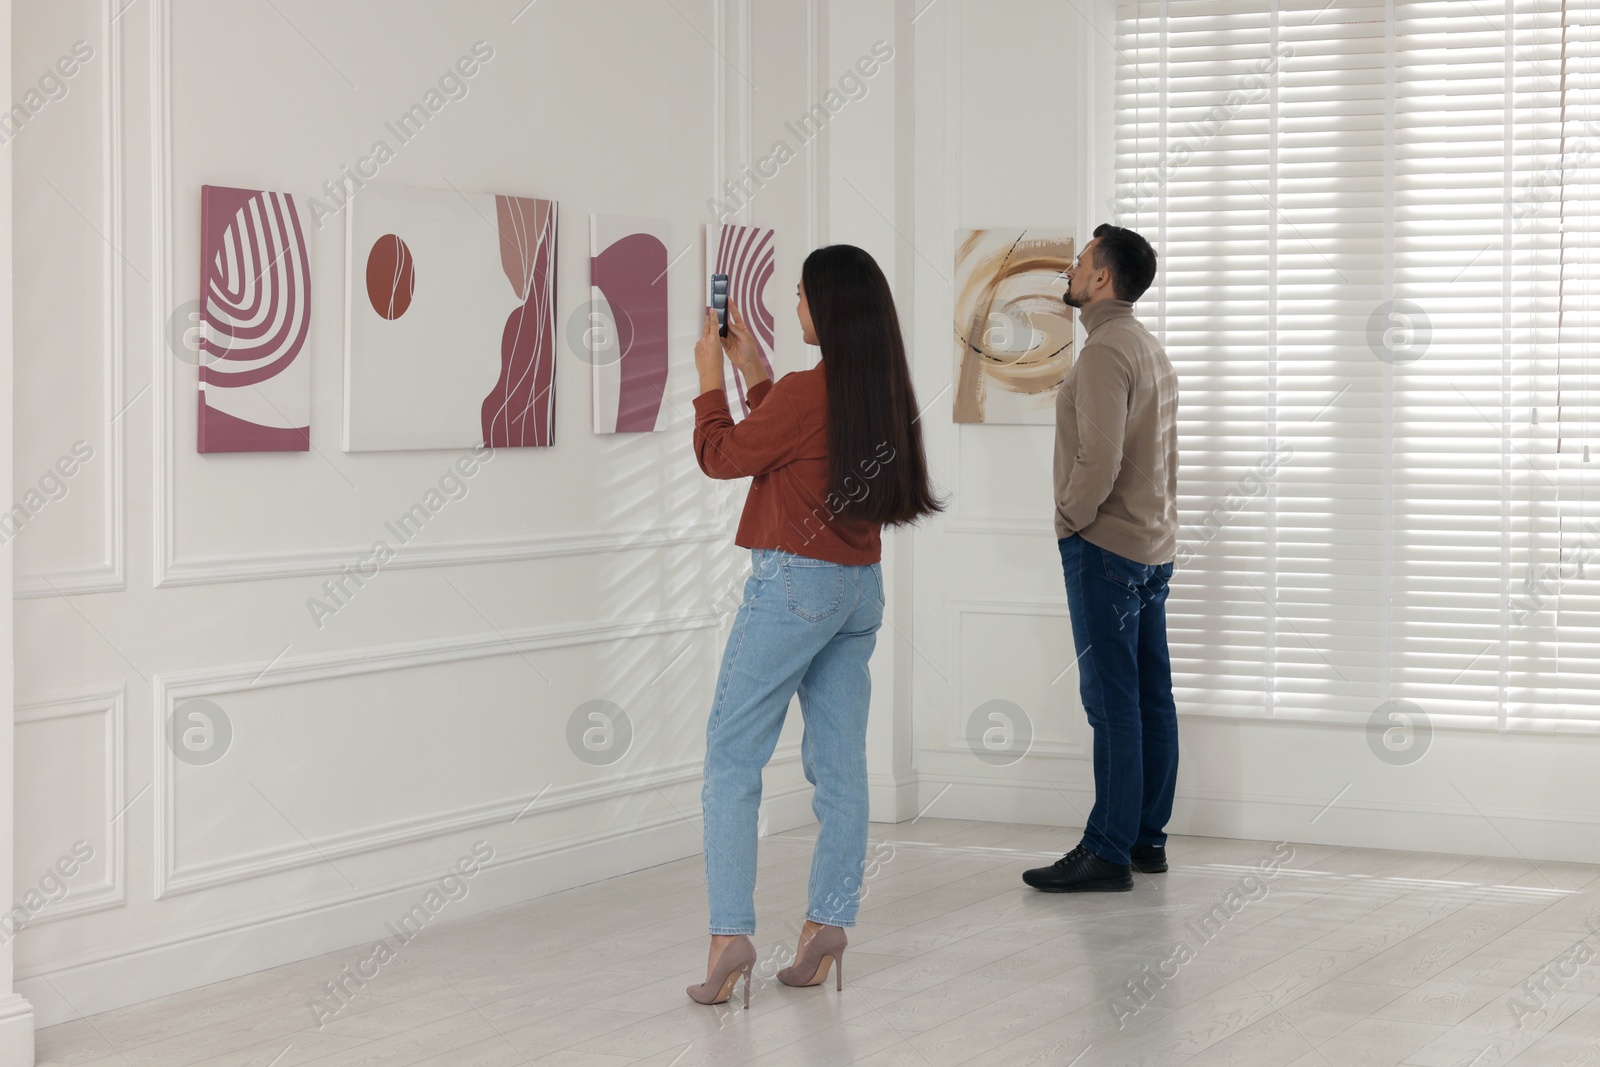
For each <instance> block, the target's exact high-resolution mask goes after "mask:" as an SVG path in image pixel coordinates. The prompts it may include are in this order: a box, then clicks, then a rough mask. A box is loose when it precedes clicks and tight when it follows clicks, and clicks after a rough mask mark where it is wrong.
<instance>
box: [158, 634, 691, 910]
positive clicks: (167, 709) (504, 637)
mask: <svg viewBox="0 0 1600 1067" xmlns="http://www.w3.org/2000/svg"><path fill="white" fill-rule="evenodd" d="M721 618H722V617H721V616H720V615H719V614H717V613H716V612H713V611H699V612H692V613H686V614H678V615H649V616H639V617H635V618H633V619H627V620H622V621H617V622H605V623H580V624H577V625H571V624H567V625H557V626H541V627H525V628H521V629H516V630H509V631H501V630H496V631H493V632H490V633H477V634H466V635H461V636H452V637H443V638H429V639H426V640H421V641H410V642H403V643H398V644H391V645H379V646H369V647H366V648H361V649H356V650H353V651H342V652H331V653H317V654H314V655H308V656H297V657H293V658H288V659H280V660H277V661H275V662H273V663H270V664H267V665H265V667H264V665H262V664H260V663H249V664H228V665H224V666H217V667H205V668H200V669H197V670H191V671H179V672H168V673H164V674H157V675H156V676H155V678H154V686H155V710H156V715H157V721H158V723H160V724H162V725H161V727H160V728H158V729H157V730H156V731H155V736H154V744H155V753H154V755H155V762H154V765H155V768H156V774H155V779H156V789H155V840H154V850H155V854H156V857H157V861H156V864H155V875H156V885H155V896H156V898H157V899H162V898H165V897H169V896H175V895H178V894H181V893H187V892H193V891H195V890H199V889H208V888H212V887H215V886H220V885H227V884H230V883H234V882H243V881H248V880H250V879H255V878H260V877H263V876H265V875H268V874H273V873H276V872H279V871H287V870H293V869H295V868H299V867H306V866H311V865H313V864H317V863H321V862H324V861H325V860H329V859H338V858H340V857H343V856H353V855H358V854H361V853H365V852H374V851H377V850H380V849H386V848H393V847H395V846H397V845H402V844H406V843H408V842H412V841H420V840H423V839H425V838H430V837H437V836H439V835H441V834H447V833H454V832H459V831H464V830H470V829H473V828H475V827H479V826H486V825H489V824H491V823H495V822H498V821H502V820H505V819H508V818H510V817H512V816H515V815H517V813H518V812H522V811H527V812H535V811H550V810H557V809H561V808H569V807H573V806H575V805H578V804H583V803H588V802H590V801H593V800H601V799H607V798H610V797H618V796H628V795H632V794H633V793H637V792H641V791H644V790H648V789H652V788H654V786H655V785H657V784H674V783H676V782H679V781H686V780H689V779H690V778H692V777H694V776H695V775H694V774H692V773H690V770H691V769H692V768H689V767H687V766H681V767H678V768H672V769H669V770H668V771H665V772H661V771H653V772H650V773H649V774H644V775H638V774H636V775H624V776H620V777H618V778H614V779H612V780H611V781H610V782H608V783H606V784H604V785H601V786H596V787H583V788H576V787H573V788H565V789H560V790H554V791H552V792H553V795H547V799H545V800H543V801H540V802H539V803H537V804H535V805H534V806H533V807H531V808H530V807H528V805H529V803H530V801H532V800H533V799H535V798H532V797H528V796H518V797H507V798H505V799H503V800H499V801H494V802H490V803H483V804H475V805H469V806H467V807H463V808H458V809H455V810H452V811H443V812H435V813H431V814H429V815H425V816H418V817H415V818H411V819H404V820H398V821H395V822H391V823H387V824H383V825H378V826H371V827H367V828H364V829H361V830H356V831H351V832H346V833H341V834H335V835H331V836H329V837H326V838H323V839H321V840H318V841H306V842H305V843H304V844H303V845H293V846H286V847H279V848H270V849H260V850H257V851H255V852H252V853H247V854H243V855H241V856H239V857H237V858H235V859H231V860H224V861H212V862H209V863H204V864H198V865H190V866H181V865H180V864H179V862H178V856H177V844H178V827H177V777H176V771H177V765H176V759H175V757H174V755H173V753H172V751H171V749H170V748H169V747H168V744H167V737H166V730H165V725H164V724H165V723H166V722H167V721H168V720H169V718H170V717H171V715H172V713H173V711H174V710H175V709H176V708H177V706H178V705H179V704H180V703H182V702H183V701H185V700H193V699H196V698H199V697H210V696H216V695H219V694H224V693H230V692H238V691H241V690H244V689H255V690H259V689H263V688H271V687H274V686H283V685H295V684H305V683H308V682H318V681H326V680H329V679H334V678H349V677H354V676H359V675H365V674H379V673H384V672H388V671H394V670H403V669H406V668H410V667H419V666H430V665H436V664H441V663H462V662H468V661H471V660H478V659H490V658H495V657H499V656H508V655H516V654H519V653H523V652H532V651H538V650H541V649H550V648H566V647H572V646H575V645H588V644H598V643H601V642H605V641H615V640H625V639H629V638H638V637H649V636H654V635H658V634H668V633H687V632H691V631H695V630H704V629H714V628H716V627H718V626H720V624H721ZM696 766H697V765H696Z"/></svg>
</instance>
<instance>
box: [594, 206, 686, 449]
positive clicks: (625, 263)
mask: <svg viewBox="0 0 1600 1067" xmlns="http://www.w3.org/2000/svg"><path fill="white" fill-rule="evenodd" d="M667 233H668V230H667V223H666V222H664V221H662V220H661V219H641V218H629V217H626V216H622V215H591V216H589V256H590V258H589V283H590V286H591V294H590V305H589V325H588V329H587V331H586V333H587V343H588V356H589V362H590V363H591V365H592V366H593V368H594V432H595V433H644V432H648V431H652V430H662V429H665V428H666V423H667V418H666V415H667V405H666V403H665V395H666V391H667V267H668V265H669V264H668V262H667V241H668V236H667Z"/></svg>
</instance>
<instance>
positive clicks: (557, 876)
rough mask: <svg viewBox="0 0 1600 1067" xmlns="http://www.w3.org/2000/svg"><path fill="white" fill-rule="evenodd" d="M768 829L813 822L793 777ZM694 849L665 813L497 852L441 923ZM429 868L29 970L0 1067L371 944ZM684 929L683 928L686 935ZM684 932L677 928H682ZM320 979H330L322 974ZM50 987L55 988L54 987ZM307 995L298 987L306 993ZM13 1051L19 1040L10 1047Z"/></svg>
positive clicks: (695, 833) (779, 795)
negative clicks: (106, 1022) (160, 1001)
mask: <svg viewBox="0 0 1600 1067" xmlns="http://www.w3.org/2000/svg"><path fill="white" fill-rule="evenodd" d="M762 807H763V810H764V814H765V816H766V819H767V832H768V833H782V832H783V831H785V830H792V829H795V828H796V827H800V826H806V825H808V824H810V823H812V822H814V821H815V820H814V818H813V816H812V814H811V785H810V784H809V783H807V782H804V781H802V782H800V783H799V784H798V785H794V786H789V787H786V788H783V789H769V790H767V792H766V793H765V795H764V797H763V804H762ZM701 848H702V844H701V836H700V827H699V824H698V823H695V822H688V821H685V820H682V819H673V820H670V821H669V822H668V823H666V824H664V825H659V826H641V827H635V828H631V829H627V830H623V831H620V832H617V831H606V832H602V833H597V834H595V835H594V836H593V837H592V838H586V839H585V840H583V841H579V842H576V843H569V844H563V845H559V846H556V847H546V848H540V849H536V850H532V851H529V852H525V853H522V854H520V855H518V854H503V855H498V856H496V857H495V859H494V860H492V861H491V862H490V864H489V865H488V866H486V867H484V868H483V869H482V871H481V872H480V873H479V874H478V875H477V877H475V878H474V879H472V882H471V883H470V885H471V889H470V892H469V893H468V895H467V896H465V897H463V898H462V899H461V900H459V901H456V902H454V903H452V904H450V905H449V909H450V910H448V911H446V912H444V913H443V914H441V916H440V921H441V922H444V923H449V922H455V921H457V920H461V919H467V918H471V917H472V916H474V915H479V914H482V913H484V912H489V911H493V910H495V909H496V908H503V907H506V906H508V905H512V904H517V903H520V902H522V901H525V900H531V899H534V898H537V897H542V896H546V895H548V894H551V893H558V892H561V891H562V890H565V889H571V888H573V887H575V886H580V885H587V884H589V883H590V882H596V881H599V880H601V879H605V878H614V877H616V876H618V875H623V874H631V873H633V872H634V871H640V870H644V869H646V868H649V867H655V866H658V865H659V864H663V863H670V862H672V861H674V860H680V859H684V858H686V857H689V856H697V855H699V854H700V852H701ZM437 877H438V876H437V875H435V874H429V875H427V876H425V877H423V878H420V879H417V880H415V881H408V882H407V883H406V884H404V885H398V886H395V887H394V888H392V889H390V890H388V891H387V892H384V893H381V894H376V895H372V896H364V897H361V898H360V899H357V900H353V901H346V902H335V903H333V904H331V905H327V906H313V907H311V908H308V909H306V910H304V911H300V912H296V913H294V914H292V915H287V916H277V917H271V918H267V919H263V920H262V921H260V922H255V923H245V924H241V925H239V926H235V927H233V928H230V929H228V930H224V931H221V932H218V933H212V934H202V935H200V936H196V937H192V938H186V939H183V940H179V941H173V942H169V943H165V944H160V945H155V946H150V947H145V948H136V949H131V950H128V951H125V952H123V953H120V954H117V955H113V956H108V957H105V958H103V959H98V960H94V961H91V962H87V963H80V964H76V965H71V966H66V967H61V968H58V969H55V970H47V971H39V972H34V973H32V974H29V975H27V976H26V977H19V978H18V979H17V981H16V983H15V984H16V987H17V990H18V992H19V993H21V994H25V995H26V996H27V997H28V998H29V999H30V1000H31V1001H32V1002H33V1006H32V1007H27V1005H28V1002H27V1001H24V1000H22V998H21V997H20V996H19V997H17V1000H18V1001H19V1002H21V1003H22V1004H23V1005H24V1006H25V1007H27V1017H26V1019H25V1022H24V1023H19V1024H17V1025H19V1026H23V1027H24V1029H25V1030H26V1034H27V1046H26V1056H27V1058H26V1059H22V1058H16V1059H13V1058H8V1057H10V1056H12V1055H16V1056H21V1055H22V1054H23V1053H22V1052H21V1051H17V1052H16V1053H13V1052H12V1048H13V1045H12V1042H11V1037H10V1033H9V1029H10V1027H11V1025H12V1019H11V1018H10V1017H9V1016H5V1015H4V1014H3V1013H4V1008H5V1005H4V1002H3V1001H0V1067H32V1063H33V1027H34V1026H35V1025H37V1026H40V1027H44V1026H52V1025H55V1024H57V1023H63V1022H70V1021H72V1020H74V1019H78V1018H81V1017H82V1016H83V1015H93V1014H95V1013H98V1012H102V1011H109V1010H111V1009H113V1008H120V1007H124V1006H126V1005H128V1004H133V1003H137V1002H139V1001H144V1000H150V999H153V998H155V997H162V996H167V995H168V994H171V993H179V992H182V991H183V990H186V989H194V988H197V987H199V986H203V985H210V984H211V983H213V982H221V981H225V980H227V979H229V978H237V977H239V976H241V975H245V974H253V973H255V972H256V971H260V970H264V969H266V968H268V967H278V966H281V965H283V964H286V963H293V962H295V961H297V960H302V959H308V958H310V957H312V956H319V955H322V954H324V953H328V952H337V951H338V950H340V949H343V948H350V947H352V946H365V945H370V944H371V937H368V939H367V940H362V936H363V935H370V934H372V933H373V932H374V931H381V930H383V929H384V923H385V922H388V921H391V920H392V919H393V918H394V916H395V915H397V914H400V913H402V912H404V911H405V910H406V909H407V908H408V907H410V906H411V905H412V904H414V903H415V901H416V897H417V888H418V887H419V886H422V885H430V884H432V883H433V882H435V881H437ZM692 932H693V931H688V932H687V933H692ZM686 936H687V934H686ZM328 977H329V978H332V977H334V975H332V974H331V973H330V974H329V976H328ZM57 990H59V992H57ZM311 995H312V991H311V990H309V989H308V991H307V996H308V997H309V996H311ZM16 1048H17V1049H19V1050H20V1049H21V1048H22V1046H21V1045H17V1046H16Z"/></svg>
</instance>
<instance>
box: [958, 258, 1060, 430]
mask: <svg viewBox="0 0 1600 1067" xmlns="http://www.w3.org/2000/svg"><path fill="white" fill-rule="evenodd" d="M1073 255H1074V252H1073V235H1072V234H1071V233H1069V232H1066V231H1062V230H962V231H959V232H958V233H957V234H956V276H955V289H956V310H955V334H956V351H957V356H956V395H955V421H956V422H998V423H1024V424H1027V423H1052V422H1054V421H1055V403H1056V391H1057V390H1058V389H1059V388H1060V387H1061V382H1062V380H1063V379H1065V378H1066V376H1067V371H1068V369H1069V368H1071V366H1072V352H1073V313H1072V309H1071V308H1070V307H1068V306H1067V305H1066V304H1065V303H1063V302H1062V299H1061V297H1062V295H1063V294H1064V293H1066V291H1067V275H1066V271H1067V268H1068V267H1069V266H1071V264H1072V257H1073Z"/></svg>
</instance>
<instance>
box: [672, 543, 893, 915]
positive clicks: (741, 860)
mask: <svg viewBox="0 0 1600 1067" xmlns="http://www.w3.org/2000/svg"><path fill="white" fill-rule="evenodd" d="M751 562H752V568H751V574H750V578H749V580H748V581H746V582H745V586H744V603H743V604H741V605H740V606H739V612H738V614H737V615H735V616H734V620H733V632H732V633H731V634H730V635H729V636H728V647H727V649H726V650H725V651H724V652H723V655H722V669H721V671H720V672H719V673H718V675H717V692H716V697H715V699H714V700H713V701H712V705H711V719H710V721H709V722H708V723H707V724H706V765H705V786H704V788H703V789H702V790H701V793H700V800H701V805H702V810H703V812H704V816H705V848H706V893H707V896H708V897H709V898H710V905H711V932H712V933H713V934H753V933H755V932H756V908H755V888H756V836H757V830H756V819H757V808H758V807H759V805H760V804H761V771H762V768H764V767H765V766H766V765H767V761H768V760H769V759H771V758H772V750H773V748H774V747H776V746H777V743H778V732H779V730H781V729H782V728H783V720H784V716H785V715H786V714H787V713H788V710H789V699H790V698H791V697H792V696H794V695H795V693H796V692H797V691H798V692H799V694H800V714H801V717H802V718H803V719H804V722H805V735H804V738H803V739H802V740H801V742H800V760H801V764H802V765H803V767H804V769H805V774H806V780H807V781H809V782H810V783H811V784H812V785H813V786H815V787H816V788H815V791H814V793H813V795H812V800H811V810H812V811H813V812H815V813H816V816H817V822H818V823H819V824H820V827H819V829H818V831H817V844H816V850H815V852H814V853H813V854H812V857H811V882H810V887H809V892H808V898H809V908H808V910H807V912H806V918H808V919H811V920H812V921H813V922H819V923H825V924H827V925H829V926H854V925H855V923H856V907H857V905H858V903H859V902H860V893H861V876H862V871H863V869H864V866H865V863H866V854H867V704H868V702H869V700H870V698H871V695H872V677H871V675H870V674H869V673H868V671H867V661H868V660H869V659H871V658H872V649H873V646H874V645H875V644H877V640H878V628H879V627H880V626H882V625H883V568H882V566H881V565H880V564H877V563H872V564H866V565H862V566H855V567H849V566H844V565H842V564H838V563H828V562H825V561H823V560H817V559H808V558H807V557H805V556H796V555H791V554H790V553H787V552H780V551H778V550H776V549H770V548H757V549H752V550H751Z"/></svg>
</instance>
